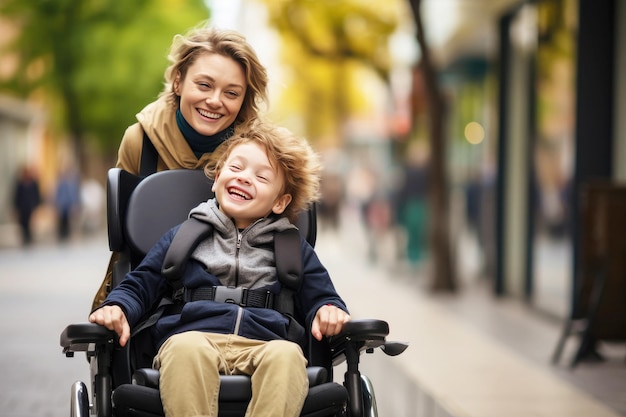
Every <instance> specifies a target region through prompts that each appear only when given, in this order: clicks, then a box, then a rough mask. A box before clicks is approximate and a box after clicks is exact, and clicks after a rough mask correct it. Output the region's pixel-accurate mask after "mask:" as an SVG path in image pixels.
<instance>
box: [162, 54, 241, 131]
mask: <svg viewBox="0 0 626 417" xmlns="http://www.w3.org/2000/svg"><path fill="white" fill-rule="evenodd" d="M246 88H247V83H246V76H245V74H244V70H243V68H242V67H241V66H240V65H239V63H237V62H236V61H235V60H233V59H232V58H229V57H225V56H222V55H219V54H214V53H209V52H207V53H204V54H201V55H199V56H198V57H197V58H196V60H195V62H194V63H193V64H191V65H190V66H189V68H188V69H187V73H186V75H185V78H184V79H181V74H178V76H177V77H176V81H175V82H174V91H175V92H176V94H177V95H178V96H179V97H180V111H181V113H182V114H183V117H184V118H185V120H186V121H187V123H189V124H190V125H191V126H192V127H193V128H194V129H195V130H196V131H197V132H198V133H200V134H202V135H205V136H212V135H214V134H216V133H219V132H221V131H222V130H224V129H226V128H227V127H228V126H230V125H231V124H232V123H233V122H234V121H235V119H236V118H237V115H238V114H239V110H241V106H242V105H243V100H244V97H245V95H246Z"/></svg>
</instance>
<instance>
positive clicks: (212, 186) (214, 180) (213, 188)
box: [211, 172, 220, 194]
mask: <svg viewBox="0 0 626 417" xmlns="http://www.w3.org/2000/svg"><path fill="white" fill-rule="evenodd" d="M219 176H220V173H219V172H218V173H216V174H215V178H213V184H211V191H212V192H213V193H214V194H215V183H216V182H217V179H218V178H219Z"/></svg>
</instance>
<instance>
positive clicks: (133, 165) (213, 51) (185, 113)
mask: <svg viewBox="0 0 626 417" xmlns="http://www.w3.org/2000/svg"><path fill="white" fill-rule="evenodd" d="M168 59H169V62H170V65H169V66H168V67H167V69H166V70H165V88H164V90H163V91H162V92H161V94H160V95H159V97H158V99H157V100H156V101H154V102H152V103H150V104H148V105H147V106H146V107H145V108H144V109H143V110H141V112H139V114H137V123H135V124H133V125H131V126H129V127H128V129H126V132H125V133H124V136H123V137H122V142H121V144H120V147H119V151H118V158H117V164H116V166H117V167H118V168H121V169H123V170H125V171H128V172H130V173H132V174H135V175H142V176H145V175H149V174H152V173H154V172H155V171H163V170H168V169H202V167H203V166H204V165H205V164H206V162H207V160H208V158H209V155H210V154H211V152H213V151H214V150H215V148H217V146H218V145H219V144H221V143H222V142H224V141H225V140H226V139H228V138H229V137H231V136H232V135H233V134H234V131H235V128H237V127H240V126H244V125H248V124H251V123H253V122H254V121H255V120H256V119H257V117H258V114H257V113H258V110H259V104H261V103H263V102H265V103H267V71H266V69H265V67H263V65H261V63H260V61H259V59H258V57H257V55H256V52H255V51H254V49H253V48H252V46H251V45H250V44H249V43H248V42H247V40H246V38H245V37H244V36H242V35H241V34H239V33H237V32H234V31H229V30H218V29H215V28H211V27H206V26H201V27H198V28H195V29H192V30H191V31H190V32H188V33H187V34H186V35H176V36H175V37H174V41H173V42H172V46H171V48H170V53H169V55H168ZM116 259H117V256H115V254H113V256H112V257H111V261H110V262H109V267H108V269H107V274H106V276H105V279H104V282H103V283H102V285H101V286H100V289H99V290H98V292H97V294H96V296H95V298H94V301H93V307H94V308H95V307H97V306H98V305H100V304H101V303H102V301H104V298H105V297H106V295H107V287H108V285H109V283H110V282H111V270H112V265H113V263H114V262H115V260H116Z"/></svg>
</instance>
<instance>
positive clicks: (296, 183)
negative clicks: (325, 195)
mask: <svg viewBox="0 0 626 417" xmlns="http://www.w3.org/2000/svg"><path fill="white" fill-rule="evenodd" d="M245 143H256V144H258V145H260V146H261V147H262V148H264V149H265V150H266V152H267V157H268V159H269V161H270V164H271V165H272V167H274V168H275V169H277V170H278V171H280V172H282V174H283V178H284V181H285V183H284V185H283V191H282V192H283V194H291V203H289V205H288V206H287V208H286V209H285V211H284V213H283V215H284V216H286V217H287V218H288V219H289V220H290V221H291V222H292V223H294V222H295V221H296V219H297V218H298V214H300V212H302V211H303V210H306V209H308V208H309V207H310V205H311V204H312V203H313V202H315V201H317V200H318V199H319V197H320V176H321V171H322V165H321V162H320V158H319V155H318V154H317V153H316V152H315V151H314V150H313V148H312V147H311V145H309V143H308V141H307V140H306V139H305V138H302V137H299V136H296V135H294V134H293V133H291V132H290V131H289V130H288V129H285V128H282V127H278V126H274V125H271V124H270V123H268V122H260V121H258V122H256V123H255V124H253V125H248V126H246V127H244V128H240V129H237V130H235V134H234V135H233V136H232V137H231V138H230V139H228V140H227V141H226V142H224V143H223V144H222V145H220V146H219V147H218V148H217V149H216V150H215V151H214V152H213V153H212V154H211V158H210V160H209V162H208V163H207V165H206V166H205V168H204V172H205V174H206V175H207V177H209V178H210V179H212V180H213V179H215V177H216V176H217V174H219V172H220V171H221V170H222V168H223V167H224V164H225V162H226V160H227V159H228V156H229V155H230V153H231V151H232V150H233V149H234V148H235V147H236V146H238V145H241V144H245Z"/></svg>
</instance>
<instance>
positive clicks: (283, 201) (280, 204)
mask: <svg viewBox="0 0 626 417" xmlns="http://www.w3.org/2000/svg"><path fill="white" fill-rule="evenodd" d="M289 203H291V194H283V195H281V196H280V197H278V199H277V200H276V202H275V203H274V207H272V212H273V213H274V214H283V212H284V211H285V209H286V208H287V206H288V205H289Z"/></svg>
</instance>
